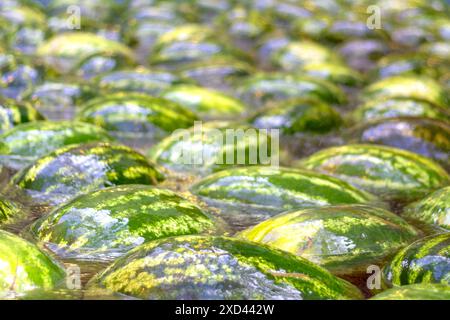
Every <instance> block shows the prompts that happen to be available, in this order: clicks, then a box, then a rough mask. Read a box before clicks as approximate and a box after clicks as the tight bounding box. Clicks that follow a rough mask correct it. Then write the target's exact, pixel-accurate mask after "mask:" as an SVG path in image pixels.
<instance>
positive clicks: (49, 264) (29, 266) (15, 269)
mask: <svg viewBox="0 0 450 320" xmlns="http://www.w3.org/2000/svg"><path fill="white" fill-rule="evenodd" d="M0 265H1V266H2V267H1V268H0V298H3V299H4V298H14V297H17V296H20V295H23V294H24V293H26V292H27V291H31V290H33V289H38V288H43V289H51V288H54V287H55V286H56V285H58V284H59V283H60V282H61V281H63V280H64V277H65V272H64V270H63V269H62V268H61V267H60V266H59V265H58V264H57V263H56V262H54V261H53V260H52V259H51V258H50V257H49V256H48V255H47V254H45V253H44V252H42V251H41V250H39V249H38V248H37V247H36V246H35V245H33V244H31V243H29V242H27V241H25V240H22V239H21V238H19V237H18V236H15V235H13V234H11V233H8V232H6V231H3V230H0Z"/></svg>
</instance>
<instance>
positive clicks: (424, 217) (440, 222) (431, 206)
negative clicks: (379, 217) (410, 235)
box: [402, 186, 450, 230]
mask: <svg viewBox="0 0 450 320" xmlns="http://www.w3.org/2000/svg"><path fill="white" fill-rule="evenodd" d="M402 215H403V216H404V217H405V218H408V219H412V220H416V221H420V222H423V223H427V224H430V225H437V226H439V227H442V228H445V229H448V230H450V186H448V187H445V188H442V189H439V190H436V191H435V192H433V193H431V194H429V195H428V196H426V197H425V198H423V199H420V200H418V201H416V202H414V203H411V204H409V205H408V206H407V207H406V208H405V209H404V211H403V214H402Z"/></svg>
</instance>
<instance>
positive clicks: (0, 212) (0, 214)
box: [0, 195, 19, 223]
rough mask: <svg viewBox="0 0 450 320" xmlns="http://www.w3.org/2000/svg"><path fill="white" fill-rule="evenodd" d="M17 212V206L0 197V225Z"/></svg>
mask: <svg viewBox="0 0 450 320" xmlns="http://www.w3.org/2000/svg"><path fill="white" fill-rule="evenodd" d="M18 212H19V208H18V205H17V204H15V203H13V202H12V201H10V200H8V199H6V198H5V197H3V196H1V195H0V223H2V222H5V221H7V220H8V219H9V218H11V217H12V216H14V215H16V214H17V213H18Z"/></svg>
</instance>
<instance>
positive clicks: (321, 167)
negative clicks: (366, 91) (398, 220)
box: [298, 144, 450, 201]
mask: <svg viewBox="0 0 450 320" xmlns="http://www.w3.org/2000/svg"><path fill="white" fill-rule="evenodd" d="M298 165H299V166H300V167H303V168H306V169H311V170H316V171H320V172H323V173H327V174H331V175H333V176H335V177H337V178H340V179H342V180H345V181H347V182H348V183H351V184H353V185H355V186H358V187H361V188H363V189H365V190H367V191H369V192H372V193H374V194H377V195H379V196H381V197H382V198H384V199H388V200H403V201H405V200H406V201H409V200H414V199H417V198H420V197H423V196H425V195H426V194H428V193H429V192H431V191H433V190H436V189H438V188H440V187H443V186H445V185H447V184H449V183H450V176H449V175H448V173H447V172H446V171H445V170H444V169H443V168H442V167H441V166H439V165H438V164H437V163H435V162H434V161H432V160H431V159H428V158H425V157H423V156H420V155H418V154H415V153H412V152H409V151H405V150H400V149H397V148H392V147H386V146H377V145H364V144H353V145H352V144H350V145H345V146H340V147H332V148H327V149H324V150H321V151H319V152H317V153H315V154H313V155H312V156H310V157H308V158H306V159H303V160H302V161H300V162H299V164H298Z"/></svg>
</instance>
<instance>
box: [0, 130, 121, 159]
mask: <svg viewBox="0 0 450 320" xmlns="http://www.w3.org/2000/svg"><path fill="white" fill-rule="evenodd" d="M112 140H113V138H111V137H110V136H109V135H108V133H107V132H106V131H104V130H103V129H102V128H99V127H97V126H94V125H91V124H89V123H83V122H76V121H34V122H30V123H23V124H20V125H18V126H16V127H14V128H13V129H11V130H9V131H7V132H5V133H3V134H2V135H0V141H1V142H2V143H3V144H4V146H5V147H4V149H5V151H4V152H3V154H6V155H10V156H21V157H28V158H31V159H36V158H38V157H40V156H43V155H45V154H46V153H49V152H51V151H53V150H56V149H58V148H60V147H63V146H67V145H70V144H77V143H85V142H92V141H105V142H108V141H112Z"/></svg>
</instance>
